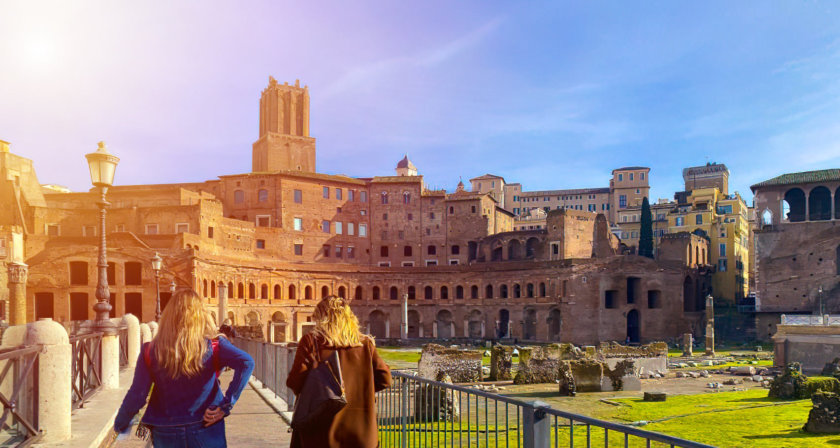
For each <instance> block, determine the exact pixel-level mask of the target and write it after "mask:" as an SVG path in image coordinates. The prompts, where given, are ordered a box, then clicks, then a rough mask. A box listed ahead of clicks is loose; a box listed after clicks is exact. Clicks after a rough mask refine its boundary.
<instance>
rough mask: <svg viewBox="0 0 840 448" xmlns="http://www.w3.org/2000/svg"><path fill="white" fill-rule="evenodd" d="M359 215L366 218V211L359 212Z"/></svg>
mask: <svg viewBox="0 0 840 448" xmlns="http://www.w3.org/2000/svg"><path fill="white" fill-rule="evenodd" d="M359 215H361V216H366V215H367V210H359Z"/></svg>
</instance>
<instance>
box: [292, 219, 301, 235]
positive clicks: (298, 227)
mask: <svg viewBox="0 0 840 448" xmlns="http://www.w3.org/2000/svg"><path fill="white" fill-rule="evenodd" d="M294 222H295V224H294V229H295V230H297V231H298V232H299V231H301V230H303V219H302V218H295V221H294Z"/></svg>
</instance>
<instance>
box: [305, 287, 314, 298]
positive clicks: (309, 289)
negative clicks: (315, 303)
mask: <svg viewBox="0 0 840 448" xmlns="http://www.w3.org/2000/svg"><path fill="white" fill-rule="evenodd" d="M312 299H313V297H312V286H311V285H306V287H305V288H303V300H312Z"/></svg>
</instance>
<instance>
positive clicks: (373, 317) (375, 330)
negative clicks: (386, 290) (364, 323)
mask: <svg viewBox="0 0 840 448" xmlns="http://www.w3.org/2000/svg"><path fill="white" fill-rule="evenodd" d="M386 319H387V316H385V313H383V312H382V311H379V310H376V311H374V312H372V313H370V316H368V327H369V328H370V335H371V336H373V337H375V338H385V337H387V336H386V335H385V320H386Z"/></svg>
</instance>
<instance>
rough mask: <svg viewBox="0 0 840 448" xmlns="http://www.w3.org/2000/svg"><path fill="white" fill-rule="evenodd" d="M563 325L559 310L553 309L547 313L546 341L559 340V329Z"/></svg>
mask: <svg viewBox="0 0 840 448" xmlns="http://www.w3.org/2000/svg"><path fill="white" fill-rule="evenodd" d="M562 323H563V318H562V316H561V315H560V310H558V309H557V308H554V309H553V310H551V311H550V312H549V313H548V339H549V340H550V341H559V340H560V327H561V325H562Z"/></svg>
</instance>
